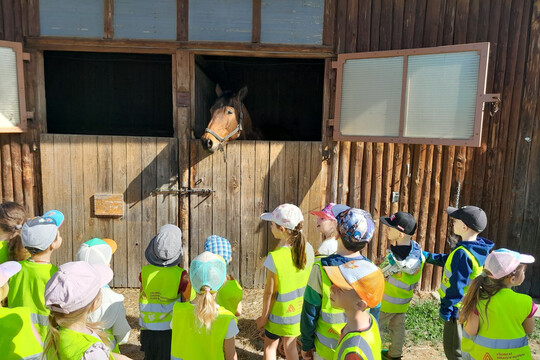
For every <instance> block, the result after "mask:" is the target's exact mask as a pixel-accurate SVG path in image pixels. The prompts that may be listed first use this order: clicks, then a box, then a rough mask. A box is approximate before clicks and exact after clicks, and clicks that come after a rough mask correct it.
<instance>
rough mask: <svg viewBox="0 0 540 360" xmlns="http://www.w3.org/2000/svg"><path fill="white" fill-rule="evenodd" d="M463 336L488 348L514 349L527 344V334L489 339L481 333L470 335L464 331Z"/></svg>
mask: <svg viewBox="0 0 540 360" xmlns="http://www.w3.org/2000/svg"><path fill="white" fill-rule="evenodd" d="M463 337H466V338H467V339H470V340H472V341H473V342H474V343H475V344H476V345H480V346H483V347H486V348H490V349H515V348H520V347H523V346H527V345H529V340H528V339H527V336H523V337H521V338H518V339H490V338H487V337H484V336H482V335H476V336H470V335H469V334H467V332H466V331H464V334H463Z"/></svg>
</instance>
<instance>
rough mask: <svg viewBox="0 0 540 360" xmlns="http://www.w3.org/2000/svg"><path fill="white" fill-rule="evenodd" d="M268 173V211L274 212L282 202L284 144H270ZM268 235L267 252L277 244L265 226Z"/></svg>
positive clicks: (283, 191)
mask: <svg viewBox="0 0 540 360" xmlns="http://www.w3.org/2000/svg"><path fill="white" fill-rule="evenodd" d="M269 155H270V171H269V172H268V176H269V179H268V211H272V210H274V209H275V208H276V207H277V206H278V205H280V204H282V203H283V202H284V194H285V181H284V177H285V142H283V141H271V142H270V154H269ZM265 226H266V227H267V233H268V251H272V250H274V249H275V247H276V246H277V244H278V242H277V240H276V239H275V238H274V236H273V235H272V232H271V231H270V226H268V224H265Z"/></svg>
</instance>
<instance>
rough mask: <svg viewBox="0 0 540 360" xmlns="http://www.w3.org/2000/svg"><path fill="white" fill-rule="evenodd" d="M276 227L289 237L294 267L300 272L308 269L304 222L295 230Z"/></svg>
mask: <svg viewBox="0 0 540 360" xmlns="http://www.w3.org/2000/svg"><path fill="white" fill-rule="evenodd" d="M276 226H277V227H278V228H279V229H280V230H282V231H285V233H286V234H287V236H288V243H289V244H290V245H291V248H292V249H291V250H292V251H291V253H292V260H293V263H294V266H295V267H296V268H297V269H298V270H303V269H304V268H305V267H306V262H307V259H306V238H305V236H304V232H303V231H302V229H303V228H304V222H303V221H300V222H299V223H298V225H296V228H294V230H291V229H286V228H284V227H283V226H281V225H278V224H277V223H276Z"/></svg>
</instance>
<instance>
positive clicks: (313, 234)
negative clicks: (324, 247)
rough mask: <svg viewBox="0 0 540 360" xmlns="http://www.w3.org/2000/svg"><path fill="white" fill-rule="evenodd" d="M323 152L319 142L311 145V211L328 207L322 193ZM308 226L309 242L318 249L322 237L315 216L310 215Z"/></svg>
mask: <svg viewBox="0 0 540 360" xmlns="http://www.w3.org/2000/svg"><path fill="white" fill-rule="evenodd" d="M321 151H322V147H321V144H320V143H319V142H312V143H311V159H310V162H311V166H310V171H311V176H310V184H311V187H310V190H309V211H314V210H319V209H322V207H323V206H325V205H326V202H325V200H326V199H325V198H324V196H322V194H323V193H322V192H321V181H322V178H323V174H322V171H321ZM308 219H309V220H308V226H309V228H310V233H309V241H310V243H311V245H313V248H314V249H317V248H318V247H319V245H320V243H321V236H320V234H319V232H318V231H317V230H316V227H317V218H316V217H315V216H313V215H308Z"/></svg>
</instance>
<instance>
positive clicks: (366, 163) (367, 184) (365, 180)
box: [360, 142, 373, 211]
mask: <svg viewBox="0 0 540 360" xmlns="http://www.w3.org/2000/svg"><path fill="white" fill-rule="evenodd" d="M362 165H363V168H362V200H361V202H360V204H361V208H362V209H364V210H366V211H370V209H371V186H372V184H373V183H372V181H371V174H372V172H373V143H370V142H367V143H365V144H364V160H363V164H362Z"/></svg>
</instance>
